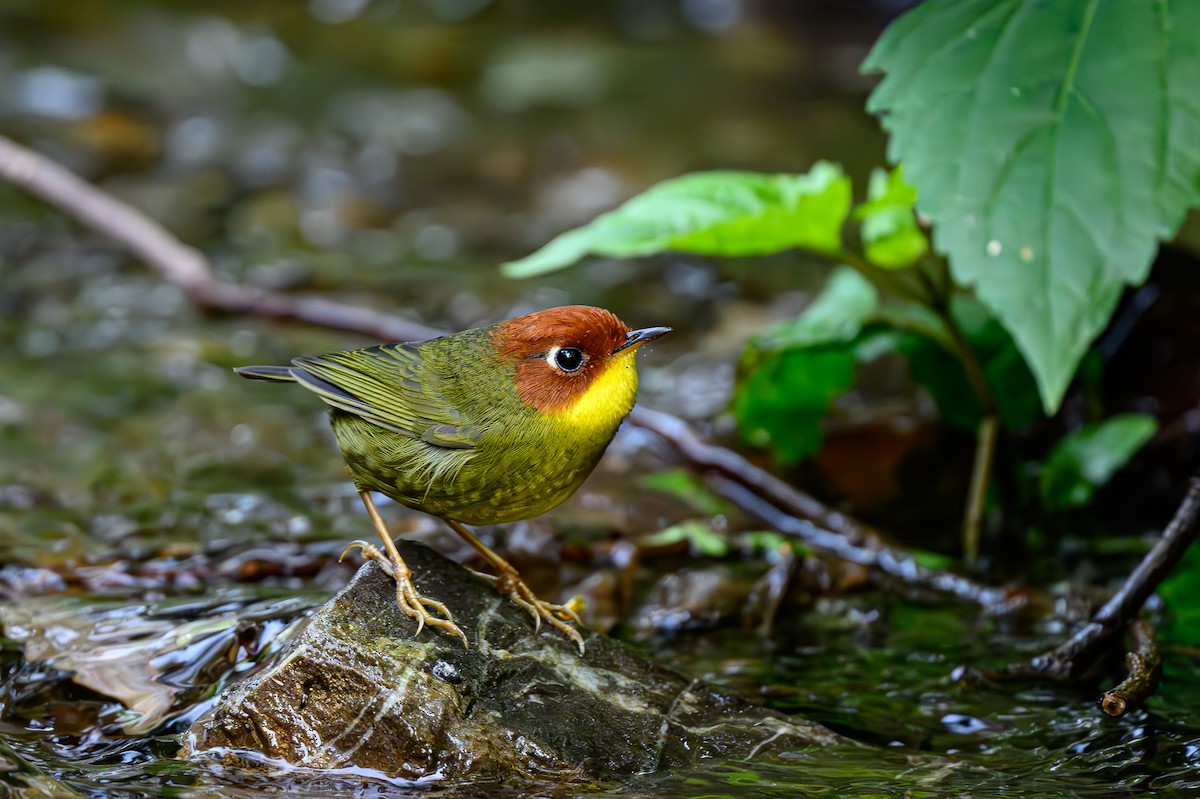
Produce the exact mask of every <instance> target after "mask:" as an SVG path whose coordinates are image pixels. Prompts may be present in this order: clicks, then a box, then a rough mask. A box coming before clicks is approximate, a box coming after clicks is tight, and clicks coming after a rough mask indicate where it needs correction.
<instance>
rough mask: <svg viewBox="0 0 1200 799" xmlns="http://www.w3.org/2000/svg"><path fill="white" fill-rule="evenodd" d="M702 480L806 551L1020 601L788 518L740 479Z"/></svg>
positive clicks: (977, 597) (932, 584)
mask: <svg viewBox="0 0 1200 799" xmlns="http://www.w3.org/2000/svg"><path fill="white" fill-rule="evenodd" d="M707 483H708V487H709V488H710V489H712V491H713V493H715V494H717V495H718V496H721V497H723V498H725V499H727V500H729V501H730V502H732V503H734V504H735V505H737V506H738V507H739V508H741V509H742V510H744V511H746V512H747V513H750V514H752V515H754V516H757V517H758V518H760V519H762V520H763V521H764V522H766V523H767V524H769V525H771V527H772V528H774V529H775V530H778V531H779V532H780V533H783V534H784V535H786V536H789V537H791V538H795V539H797V540H799V541H802V542H803V543H804V544H805V545H807V546H809V547H811V548H812V549H815V550H818V551H820V552H825V553H827V554H830V555H834V556H836V557H838V558H841V559H842V560H845V561H848V562H850V563H857V564H859V565H860V566H865V567H867V568H869V569H871V570H872V571H875V572H878V573H879V574H881V575H884V576H886V577H888V578H891V579H892V580H895V581H898V582H900V583H902V584H904V585H905V586H908V587H911V588H917V589H924V590H928V591H933V592H936V593H938V594H943V595H949V596H952V597H955V598H957V599H960V600H964V601H967V602H973V603H975V604H979V605H983V606H984V607H987V608H989V609H993V610H1001V611H1005V612H1011V611H1012V610H1014V609H1015V606H1016V605H1017V604H1021V605H1023V604H1024V600H1023V599H1021V598H1020V597H1014V596H1011V595H1010V594H1009V593H1008V592H1007V591H1005V590H1004V589H1001V588H993V587H990V586H984V585H980V584H979V583H976V582H973V581H972V580H968V579H967V578H965V577H960V576H959V575H957V574H952V573H950V572H944V571H937V570H935V569H927V568H925V567H924V566H921V565H920V564H918V563H917V562H916V561H915V560H914V559H913V558H912V557H911V556H910V555H907V554H905V553H903V552H898V551H896V550H894V549H891V548H889V547H886V546H884V545H883V544H882V543H880V542H878V541H876V542H873V544H870V545H863V544H860V543H854V542H852V541H851V540H850V539H849V538H848V537H846V536H845V535H842V534H840V533H835V532H833V531H831V530H827V529H822V528H821V527H819V526H817V525H816V524H814V523H812V522H811V521H808V520H806V519H798V518H796V517H795V516H791V515H789V514H787V513H785V512H783V511H781V510H780V509H779V508H778V507H776V506H775V505H774V504H773V503H771V502H769V501H768V500H766V499H765V498H763V497H762V496H760V495H758V494H757V493H755V492H754V491H752V490H751V489H749V488H747V487H746V486H744V485H743V484H741V483H740V482H735V481H733V480H730V479H728V478H725V477H721V476H718V475H710V476H709V478H708V480H707Z"/></svg>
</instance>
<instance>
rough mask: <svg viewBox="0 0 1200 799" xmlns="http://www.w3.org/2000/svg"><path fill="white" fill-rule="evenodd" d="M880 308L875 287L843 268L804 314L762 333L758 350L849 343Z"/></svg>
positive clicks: (835, 272) (838, 269)
mask: <svg viewBox="0 0 1200 799" xmlns="http://www.w3.org/2000/svg"><path fill="white" fill-rule="evenodd" d="M878 307H879V292H878V290H876V288H875V286H874V285H872V284H871V282H870V281H869V280H867V279H866V278H865V277H863V276H862V275H860V274H858V273H857V272H855V271H854V270H853V269H851V268H849V267H846V266H840V267H838V268H837V269H835V270H834V271H833V272H831V273H830V275H829V280H828V281H827V282H826V284H825V288H824V289H823V290H822V291H821V293H820V294H818V295H817V297H816V299H814V300H813V301H812V302H811V303H810V304H809V305H808V307H807V308H805V309H804V312H803V313H801V314H800V315H799V316H797V317H796V318H795V319H789V320H788V321H786V322H783V323H781V324H779V325H776V326H775V327H773V328H771V329H770V330H768V331H766V332H765V333H763V334H762V335H761V336H759V337H758V339H757V341H756V342H755V346H756V347H758V348H759V349H761V350H781V349H788V348H792V347H816V346H820V345H822V344H831V343H836V342H846V341H850V340H851V339H853V338H854V337H855V336H857V335H858V332H859V331H860V330H861V329H862V326H863V323H864V322H866V321H867V320H868V319H870V318H871V316H872V315H873V314H874V313H875V309H876V308H878Z"/></svg>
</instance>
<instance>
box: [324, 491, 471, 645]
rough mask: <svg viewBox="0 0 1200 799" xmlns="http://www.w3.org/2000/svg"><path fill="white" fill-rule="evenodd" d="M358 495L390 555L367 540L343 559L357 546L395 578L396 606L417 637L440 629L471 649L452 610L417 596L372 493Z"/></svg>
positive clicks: (362, 492) (405, 565)
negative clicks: (429, 629)
mask: <svg viewBox="0 0 1200 799" xmlns="http://www.w3.org/2000/svg"><path fill="white" fill-rule="evenodd" d="M358 495H359V496H360V497H362V501H363V505H365V506H366V507H367V515H368V516H370V517H371V523H372V524H374V525H375V529H376V530H378V531H379V537H380V538H382V539H383V546H384V548H385V549H386V550H387V554H386V555H385V554H384V553H383V552H380V551H379V547H377V546H375V545H374V544H369V543H367V542H366V541H354V542H352V543H351V544H350V545H349V546H347V547H346V549H344V550H342V556H343V557H345V555H346V552H348V551H349V550H350V549H351V548H352V547H358V548H359V549H360V550H362V554H363V557H364V558H365V559H366V560H374V561H376V562H378V563H379V565H380V566H381V567H382V568H383V570H384V571H386V572H387V573H388V574H390V575H391V576H392V577H393V578H394V579H395V581H396V604H397V605H399V606H400V610H402V611H404V615H405V616H408V617H409V618H410V619H413V620H415V621H416V622H417V632H416V633H415V635H420V634H421V630H422V629H424V627H425V625H427V624H428V625H429V626H430V627H440V628H441V629H443V630H445V631H447V632H448V633H450V634H452V635H457V636H458V637H459V638H461V639H462V642H463V646H464V647H466V648H467V649H470V648H471V645H470V644H469V643H468V642H467V636H466V634H465V633H464V632H463V631H462V628H460V627H459V626H458V625H457V624H455V623H454V618H453V616H452V615H451V613H450V610H449V609H448V608H447V607H446V606H445V605H443V604H442V603H441V602H438V601H437V600H436V599H430V598H429V597H426V596H421V595H420V594H419V593H417V587H416V586H415V585H413V581H412V574H413V573H412V569H410V568H408V564H406V563H405V562H404V558H402V557H400V550H398V549H396V543H395V542H394V541H392V536H391V535H390V534H389V533H388V531H387V527H386V526H384V524H383V517H381V516H380V515H379V510H378V508H376V507H375V501H374V500H373V499H371V494H370V493H369V492H367V491H359V492H358ZM427 608H428V609H432V610H433V611H434V612H435V613H440V614H441V615H442V616H443V617H444V618H439V617H438V616H434V615H433V614H432V613H430V612H429V610H428V609H427Z"/></svg>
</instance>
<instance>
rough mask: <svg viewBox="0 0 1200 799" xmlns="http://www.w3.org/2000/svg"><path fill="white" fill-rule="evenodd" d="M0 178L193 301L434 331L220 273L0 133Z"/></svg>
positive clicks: (341, 323) (368, 328)
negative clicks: (114, 245)
mask: <svg viewBox="0 0 1200 799" xmlns="http://www.w3.org/2000/svg"><path fill="white" fill-rule="evenodd" d="M0 177H3V178H5V179H6V180H8V181H9V182H10V183H13V184H15V185H17V186H20V187H21V188H23V189H25V190H26V191H27V192H29V193H30V194H32V195H34V196H36V197H39V198H40V199H42V200H44V201H45V202H47V203H48V204H50V205H52V206H54V207H55V208H56V209H58V210H60V211H62V212H64V213H66V214H68V215H69V216H72V217H74V218H75V219H76V220H77V221H79V222H80V223H82V224H83V225H84V226H86V227H88V228H91V229H92V230H95V231H96V232H98V233H102V234H103V235H105V236H108V237H109V238H111V239H113V240H114V241H117V242H119V243H120V244H121V245H123V246H124V247H126V248H128V249H129V250H130V252H132V253H133V254H134V255H136V256H137V257H139V258H141V259H142V260H143V261H144V262H145V263H146V264H147V265H148V266H150V267H151V268H153V269H154V270H156V271H157V272H158V273H159V274H161V275H162V276H163V277H164V278H166V279H167V281H169V282H171V283H173V284H175V285H176V286H179V287H180V288H182V289H183V290H184V291H185V292H186V293H187V294H188V296H189V297H190V298H191V299H192V301H193V302H195V303H197V304H198V305H200V306H201V307H204V308H209V309H212V310H216V311H225V312H229V313H242V314H254V315H256V316H268V317H273V318H276V319H293V320H296V321H300V322H308V323H311V324H315V325H320V326H322V327H327V328H331V329H335V330H346V331H349V332H353V333H361V334H362V335H364V336H368V337H371V338H375V339H379V340H382V341H397V340H402V341H414V340H420V339H426V338H431V337H433V336H437V335H440V331H437V330H435V329H433V328H430V327H426V326H425V325H422V324H419V323H417V322H411V321H408V320H405V319H401V318H399V317H395V316H391V315H389V314H385V313H380V312H379V311H373V310H371V309H369V308H361V307H357V306H353V305H346V304H344V303H339V302H334V301H332V300H327V299H325V298H323V297H304V296H291V295H287V294H279V293H276V292H272V291H267V290H265V289H259V288H254V287H249V286H242V285H238V284H235V283H230V282H228V281H225V280H222V279H220V278H219V277H217V276H216V274H215V273H214V272H213V270H212V266H211V265H210V264H209V262H208V259H207V258H205V257H204V255H203V254H202V253H200V251H198V250H196V249H194V248H192V247H188V246H187V245H185V244H183V243H182V242H180V241H179V239H177V238H176V237H175V236H173V235H172V234H171V233H170V231H168V230H167V229H166V228H164V227H163V226H162V225H161V224H159V223H158V222H156V221H154V220H153V219H151V218H150V217H148V216H146V215H145V214H144V213H142V212H141V211H139V210H137V209H136V208H134V207H132V206H130V205H128V204H127V203H123V202H121V201H120V200H118V199H116V198H115V197H113V196H112V195H110V194H107V193H106V192H104V191H102V190H101V189H98V188H97V187H95V186H93V185H92V184H90V183H88V182H87V181H86V180H83V179H82V178H80V177H79V176H78V175H76V174H74V173H73V172H71V171H70V170H68V169H65V168H64V167H62V166H59V165H58V164H56V163H54V162H53V161H51V160H50V159H48V158H46V157H45V156H42V155H39V154H38V153H35V152H33V151H32V150H29V149H27V148H25V147H22V146H21V145H19V144H17V143H16V142H14V141H12V140H11V139H8V138H5V137H4V136H0Z"/></svg>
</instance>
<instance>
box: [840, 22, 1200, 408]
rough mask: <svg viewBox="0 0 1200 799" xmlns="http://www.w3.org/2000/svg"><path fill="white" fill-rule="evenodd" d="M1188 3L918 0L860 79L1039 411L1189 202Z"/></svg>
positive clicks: (1199, 110) (1197, 147) (1196, 191)
mask: <svg viewBox="0 0 1200 799" xmlns="http://www.w3.org/2000/svg"><path fill="white" fill-rule="evenodd" d="M1198 30H1200V3H1197V2H1195V0H1158V2H1148V1H1147V0H1141V1H1137V0H927V2H925V3H922V4H921V5H920V6H918V7H917V8H915V9H913V10H912V11H910V12H909V13H907V14H905V15H904V16H903V17H901V18H900V19H898V20H896V22H894V23H893V24H892V25H891V26H889V28H888V29H887V30H886V31H885V32H884V35H883V36H882V37H881V38H880V40H879V42H878V43H877V45H876V46H875V49H874V50H873V51H872V52H871V54H870V56H869V57H868V58H867V61H866V62H865V64H864V65H863V68H864V70H868V71H875V70H882V71H884V72H885V73H886V76H885V77H884V79H883V80H882V81H881V82H880V84H879V85H878V86H877V87H876V89H875V91H874V92H873V93H872V95H871V98H870V101H869V103H868V108H869V110H871V111H872V112H874V113H877V114H881V115H882V116H883V124H884V126H885V127H886V128H887V129H888V130H889V131H890V133H891V141H890V144H889V155H890V157H891V159H892V160H893V161H896V162H901V161H902V162H903V163H904V169H905V177H906V178H907V179H908V180H910V181H911V182H912V183H913V185H915V186H916V187H917V188H918V189H919V190H920V199H919V200H918V203H917V205H918V207H919V208H920V210H921V212H922V213H923V214H925V215H926V216H928V217H929V218H930V219H932V220H933V222H934V223H935V237H934V244H935V245H936V246H937V248H938V249H939V250H940V251H942V252H945V253H947V254H948V255H949V257H950V265H951V269H952V273H953V275H954V277H955V279H956V280H957V281H958V282H959V283H961V284H963V285H967V286H972V287H974V288H975V291H976V293H977V294H978V296H979V297H980V299H981V300H982V301H983V302H984V303H986V304H987V305H988V306H989V307H990V308H991V309H992V310H993V311H995V313H996V314H997V316H998V317H999V318H1000V320H1001V322H1003V324H1004V326H1005V327H1006V328H1008V330H1009V331H1010V332H1011V333H1012V334H1013V336H1014V338H1015V339H1016V342H1017V345H1018V346H1019V347H1020V350H1021V353H1022V354H1023V355H1024V356H1025V358H1026V359H1027V360H1028V361H1029V364H1030V366H1031V367H1032V370H1033V373H1034V375H1035V376H1036V378H1037V381H1038V386H1039V388H1040V391H1041V396H1042V401H1043V403H1044V405H1045V408H1046V409H1047V411H1049V412H1053V410H1054V409H1056V408H1057V407H1058V405H1059V403H1060V402H1061V400H1062V397H1063V394H1064V393H1065V391H1066V387H1067V385H1068V383H1069V381H1070V379H1071V376H1072V374H1073V372H1074V370H1075V367H1076V365H1077V363H1078V362H1079V359H1080V357H1082V355H1083V353H1084V351H1085V350H1086V349H1087V346H1088V344H1089V342H1091V341H1092V339H1093V338H1094V337H1095V336H1096V334H1097V333H1098V332H1099V331H1100V330H1101V329H1102V328H1103V327H1104V326H1105V324H1106V323H1107V321H1108V319H1109V317H1110V316H1111V314H1112V311H1113V307H1114V305H1115V303H1116V301H1117V298H1118V297H1119V295H1120V293H1121V291H1122V288H1123V287H1124V285H1125V284H1127V283H1128V284H1137V283H1140V282H1142V281H1143V280H1145V278H1146V274H1147V270H1148V268H1149V264H1150V261H1151V258H1152V257H1153V255H1154V252H1155V247H1156V241H1157V240H1158V239H1163V238H1169V237H1171V236H1172V235H1174V233H1175V231H1176V230H1177V229H1178V227H1179V225H1180V223H1181V221H1182V219H1183V217H1184V214H1185V212H1186V211H1187V209H1188V207H1189V206H1191V205H1194V204H1196V203H1197V200H1198V198H1200V102H1198V101H1197V94H1198V90H1197V88H1196V87H1198V86H1200V36H1197V35H1196V32H1197V31H1198Z"/></svg>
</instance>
